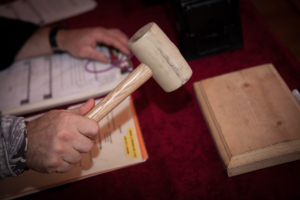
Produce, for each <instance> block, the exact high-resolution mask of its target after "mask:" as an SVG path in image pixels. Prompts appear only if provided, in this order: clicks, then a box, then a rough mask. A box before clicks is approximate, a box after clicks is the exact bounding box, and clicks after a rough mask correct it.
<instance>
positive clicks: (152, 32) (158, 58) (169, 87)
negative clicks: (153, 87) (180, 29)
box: [128, 22, 193, 92]
mask: <svg viewBox="0 0 300 200" xmlns="http://www.w3.org/2000/svg"><path fill="white" fill-rule="evenodd" d="M128 46H129V48H130V49H131V50H132V52H133V53H134V54H135V56H136V57H137V58H138V59H139V61H141V62H142V63H144V64H145V65H147V66H148V67H149V68H150V69H151V70H152V72H153V78H154V79H155V80H156V82H158V84H159V85H160V86H161V87H162V88H163V89H164V90H165V91H166V92H171V91H174V90H176V89H177V88H179V87H181V86H182V85H183V84H185V83H186V82H187V81H188V80H189V78H190V77H191V76H192V73H193V72H192V70H191V68H190V66H189V65H188V63H187V62H186V60H185V59H184V58H183V56H182V55H181V53H180V52H179V50H178V49H177V47H176V46H175V45H174V44H173V43H172V42H171V41H170V39H169V38H168V37H167V36H166V35H165V34H164V32H163V31H162V30H161V29H160V28H159V27H158V26H157V25H156V24H155V23H154V22H152V23H149V24H147V25H145V26H144V27H142V28H141V29H140V30H139V31H137V32H136V33H135V34H134V35H133V36H132V38H131V39H130V40H129V42H128Z"/></svg>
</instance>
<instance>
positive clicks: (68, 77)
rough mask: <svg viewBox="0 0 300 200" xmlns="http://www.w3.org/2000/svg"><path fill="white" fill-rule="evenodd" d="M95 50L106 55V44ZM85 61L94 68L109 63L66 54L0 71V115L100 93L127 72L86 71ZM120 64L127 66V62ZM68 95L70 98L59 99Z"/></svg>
mask: <svg viewBox="0 0 300 200" xmlns="http://www.w3.org/2000/svg"><path fill="white" fill-rule="evenodd" d="M99 50H101V51H102V52H104V53H105V54H106V55H107V56H109V52H108V49H107V48H106V47H101V49H99ZM118 56H119V57H122V56H124V55H123V54H118ZM88 62H89V63H88ZM87 63H88V68H89V69H90V70H94V71H95V70H103V69H107V68H109V67H110V66H111V64H106V63H100V62H96V61H88V60H87V59H77V58H74V57H72V56H70V55H69V54H67V53H65V54H61V55H49V56H41V57H37V58H33V59H28V60H22V61H19V62H16V63H14V64H13V65H12V66H10V67H9V68H7V69H6V70H3V71H1V72H0V85H1V87H0V94H1V95H0V111H2V114H25V113H29V112H32V111H37V110H41V109H46V108H51V106H58V105H63V104H66V103H72V102H76V101H78V100H84V99H87V98H90V97H91V95H90V93H91V92H93V91H96V92H94V93H92V94H93V95H94V96H95V95H98V96H100V95H104V94H107V93H108V92H110V91H111V90H112V89H114V87H116V86H117V85H118V84H119V83H120V82H121V81H122V80H123V79H124V78H125V77H126V76H127V75H128V74H127V73H126V74H121V71H120V69H119V68H117V67H116V68H113V69H111V70H109V71H106V72H103V73H89V72H87V71H86V69H85V65H86V64H87ZM122 65H128V62H125V63H123V64H122ZM70 95H73V96H72V98H70V99H67V100H64V99H63V98H64V97H68V96H70ZM61 99H62V100H63V101H60V100H61ZM35 105H36V106H35Z"/></svg>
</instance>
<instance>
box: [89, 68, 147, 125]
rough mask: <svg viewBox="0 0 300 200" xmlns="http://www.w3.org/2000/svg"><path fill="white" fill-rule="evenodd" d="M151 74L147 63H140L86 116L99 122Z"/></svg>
mask: <svg viewBox="0 0 300 200" xmlns="http://www.w3.org/2000/svg"><path fill="white" fill-rule="evenodd" d="M151 76H152V71H151V69H150V68H149V67H148V66H146V65H145V64H140V65H139V66H138V67H137V68H136V69H135V70H134V71H133V72H131V74H129V75H128V76H127V77H126V78H125V79H124V80H123V81H122V82H121V83H120V84H119V85H118V86H117V87H116V88H115V89H114V90H113V91H111V92H110V93H109V94H108V95H107V96H106V97H105V98H104V99H103V100H102V101H101V102H99V103H98V104H97V105H96V106H95V107H94V108H93V109H92V110H90V111H89V112H88V113H87V114H86V115H85V116H86V117H89V118H91V119H94V120H95V121H96V122H99V121H100V120H101V119H103V118H104V117H105V116H106V115H107V114H108V113H109V112H110V111H112V110H113V109H114V108H115V107H116V106H117V105H119V104H120V103H121V102H122V101H123V100H124V99H125V98H126V97H128V96H129V95H130V94H131V93H132V92H134V91H135V90H136V89H137V88H139V87H140V86H141V85H142V84H144V83H145V82H146V81H147V80H148V79H149V78H150V77H151Z"/></svg>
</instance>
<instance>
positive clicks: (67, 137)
mask: <svg viewBox="0 0 300 200" xmlns="http://www.w3.org/2000/svg"><path fill="white" fill-rule="evenodd" d="M58 139H59V140H60V141H63V142H68V141H70V140H71V134H69V132H66V131H63V132H60V133H59V135H58ZM57 148H58V150H61V149H62V147H61V146H59V147H57Z"/></svg>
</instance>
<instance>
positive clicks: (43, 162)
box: [26, 99, 99, 173]
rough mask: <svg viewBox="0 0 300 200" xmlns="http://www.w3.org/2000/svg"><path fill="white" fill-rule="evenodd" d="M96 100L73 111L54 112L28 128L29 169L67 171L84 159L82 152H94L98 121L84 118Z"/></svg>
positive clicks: (27, 155)
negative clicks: (92, 150)
mask: <svg viewBox="0 0 300 200" xmlns="http://www.w3.org/2000/svg"><path fill="white" fill-rule="evenodd" d="M94 105H95V101H94V100H93V99H90V100H88V101H87V102H86V103H85V104H84V105H82V106H80V107H78V108H74V109H71V110H53V111H50V112H48V113H46V114H45V115H43V116H42V117H39V118H37V119H35V120H33V121H31V122H29V123H28V124H27V126H26V129H27V133H28V144H27V153H26V163H27V167H28V168H30V169H33V170H35V171H38V172H42V173H45V172H46V173H53V172H67V171H69V170H70V168H71V165H70V164H76V163H78V162H79V161H80V160H81V155H80V153H87V152H90V151H91V149H92V147H93V142H92V140H94V139H96V138H97V136H98V133H99V125H98V123H97V122H96V121H94V120H92V119H89V118H87V117H84V116H83V115H85V114H86V113H87V112H88V111H89V110H90V109H91V108H92V107H94Z"/></svg>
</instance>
